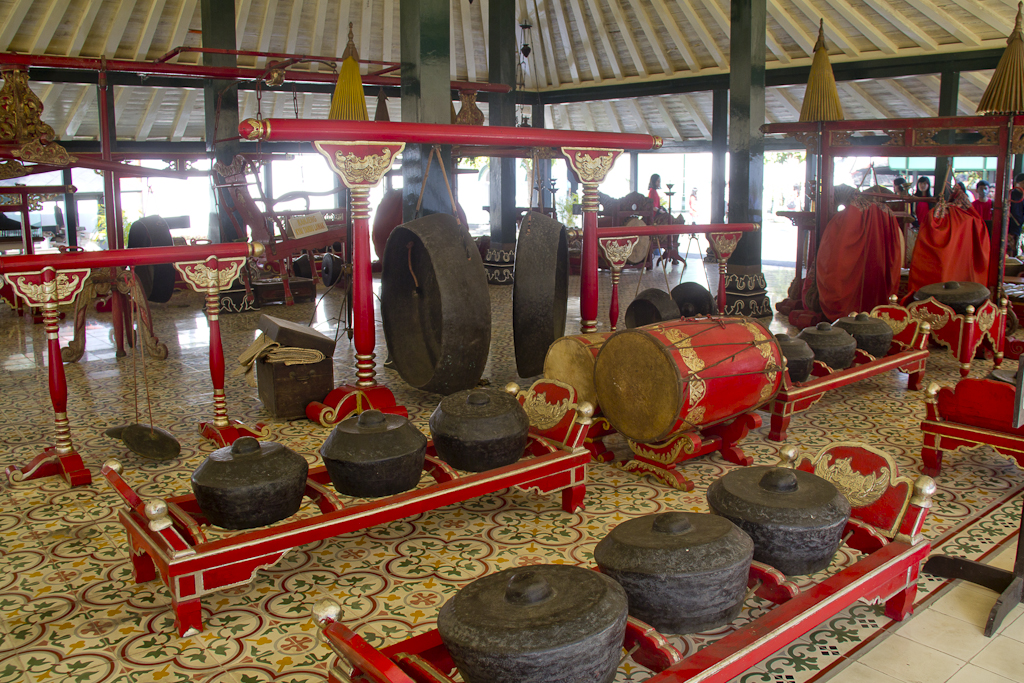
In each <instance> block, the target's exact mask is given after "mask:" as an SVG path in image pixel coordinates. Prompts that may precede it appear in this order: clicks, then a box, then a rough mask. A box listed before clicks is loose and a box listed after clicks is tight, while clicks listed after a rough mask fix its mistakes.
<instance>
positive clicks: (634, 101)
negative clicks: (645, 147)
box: [628, 97, 654, 135]
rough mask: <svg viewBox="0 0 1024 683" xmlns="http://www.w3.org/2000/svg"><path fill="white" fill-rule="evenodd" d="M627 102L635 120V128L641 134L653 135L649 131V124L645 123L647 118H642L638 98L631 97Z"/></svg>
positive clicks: (642, 112)
mask: <svg viewBox="0 0 1024 683" xmlns="http://www.w3.org/2000/svg"><path fill="white" fill-rule="evenodd" d="M628 102H629V104H630V106H631V107H632V109H633V118H634V119H635V120H636V127H637V128H638V129H639V130H640V132H641V133H647V134H648V135H653V134H654V132H653V131H652V130H651V124H650V123H648V122H647V117H646V116H644V110H643V108H642V107H641V106H640V100H639V98H636V97H633V98H631V99H629V100H628Z"/></svg>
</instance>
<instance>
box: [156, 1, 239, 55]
mask: <svg viewBox="0 0 1024 683" xmlns="http://www.w3.org/2000/svg"><path fill="white" fill-rule="evenodd" d="M187 4H188V3H187V2H184V3H182V5H181V10H182V11H183V10H184V7H185V5H187ZM192 10H193V12H195V6H194V5H193V8H192ZM250 11H252V0H236V2H235V43H236V46H237V47H239V48H241V47H242V36H243V35H244V34H245V26H246V24H248V23H249V12H250ZM182 16H184V15H183V14H179V15H178V21H179V22H180V21H181V17H182ZM188 17H189V21H191V20H192V15H191V14H189V15H188ZM171 43H172V44H171V48H172V49H173V48H175V47H177V45H175V44H174V41H171Z"/></svg>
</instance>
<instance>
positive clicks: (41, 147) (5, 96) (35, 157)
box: [0, 69, 75, 166]
mask: <svg viewBox="0 0 1024 683" xmlns="http://www.w3.org/2000/svg"><path fill="white" fill-rule="evenodd" d="M0 76H2V77H3V79H4V85H3V87H2V88H0V142H5V143H9V144H16V145H21V148H20V149H17V150H14V152H12V153H13V154H14V156H17V157H21V158H22V159H24V160H26V161H36V162H40V163H47V164H55V165H59V166H66V165H67V164H69V163H70V162H71V161H74V160H75V158H74V157H72V156H71V155H69V154H68V152H67V150H66V149H64V148H63V147H62V146H60V145H59V144H57V143H56V142H54V140H55V139H56V138H57V134H56V133H55V132H54V130H53V128H52V127H51V126H50V125H49V124H47V123H44V122H43V120H42V119H41V118H40V117H41V116H42V113H43V103H42V101H41V100H40V99H39V97H38V96H36V94H35V93H34V92H32V89H31V88H29V86H28V72H27V71H23V70H21V69H11V70H4V71H2V72H0Z"/></svg>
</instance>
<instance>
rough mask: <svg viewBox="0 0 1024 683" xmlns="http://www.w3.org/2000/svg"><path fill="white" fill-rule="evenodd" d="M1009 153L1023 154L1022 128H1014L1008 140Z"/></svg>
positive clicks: (1023, 130)
mask: <svg viewBox="0 0 1024 683" xmlns="http://www.w3.org/2000/svg"><path fill="white" fill-rule="evenodd" d="M1010 151H1011V152H1013V153H1014V154H1024V127H1021V126H1016V127H1015V128H1014V129H1013V135H1012V136H1011V138H1010Z"/></svg>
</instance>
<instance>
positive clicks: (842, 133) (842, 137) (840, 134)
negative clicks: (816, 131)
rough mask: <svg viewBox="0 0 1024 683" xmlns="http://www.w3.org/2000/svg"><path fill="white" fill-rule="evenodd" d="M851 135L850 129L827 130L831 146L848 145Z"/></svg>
mask: <svg viewBox="0 0 1024 683" xmlns="http://www.w3.org/2000/svg"><path fill="white" fill-rule="evenodd" d="M851 135H853V131H852V130H833V131H829V135H828V143H829V144H830V145H831V146H832V147H849V146H850V136H851Z"/></svg>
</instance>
